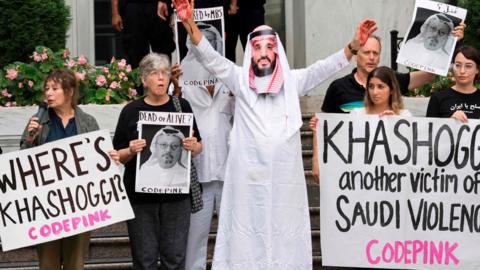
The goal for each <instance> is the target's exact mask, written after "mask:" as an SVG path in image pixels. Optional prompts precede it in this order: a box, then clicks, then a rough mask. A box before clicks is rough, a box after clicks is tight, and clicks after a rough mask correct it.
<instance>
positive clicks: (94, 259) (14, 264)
mask: <svg viewBox="0 0 480 270" xmlns="http://www.w3.org/2000/svg"><path fill="white" fill-rule="evenodd" d="M214 246H215V234H213V233H211V234H210V235H209V239H208V251H207V252H208V253H207V254H208V259H209V260H211V259H212V256H213V250H214ZM24 250H25V251H27V250H28V248H26V249H24ZM312 252H313V253H312V254H314V255H318V256H319V255H320V231H319V230H312ZM7 253H10V252H7ZM12 259H13V260H12ZM36 261H37V258H36V253H35V250H34V248H30V249H29V250H28V253H25V252H22V256H14V257H13V256H12V257H4V258H2V260H0V269H16V270H18V269H36V268H35V266H36V265H37V263H36ZM114 267H119V268H114ZM86 269H131V254H130V246H129V240H128V236H111V237H93V238H92V239H91V240H90V250H89V258H88V259H87V264H86Z"/></svg>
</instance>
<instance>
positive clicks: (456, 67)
mask: <svg viewBox="0 0 480 270" xmlns="http://www.w3.org/2000/svg"><path fill="white" fill-rule="evenodd" d="M476 67H477V65H475V64H473V63H466V64H462V63H453V64H452V68H453V70H455V71H460V70H461V69H462V68H464V69H465V71H472V70H474V69H475V68H476Z"/></svg>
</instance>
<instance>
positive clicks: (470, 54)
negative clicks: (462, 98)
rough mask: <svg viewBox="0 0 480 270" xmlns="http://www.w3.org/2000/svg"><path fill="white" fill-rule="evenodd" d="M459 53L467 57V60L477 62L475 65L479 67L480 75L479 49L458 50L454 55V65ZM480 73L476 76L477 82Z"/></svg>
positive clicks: (461, 48) (470, 47)
mask: <svg viewBox="0 0 480 270" xmlns="http://www.w3.org/2000/svg"><path fill="white" fill-rule="evenodd" d="M459 53H462V54H463V56H465V58H467V59H468V60H472V61H473V62H475V64H476V65H477V70H478V71H479V73H480V53H479V52H478V50H477V49H475V48H474V47H472V46H462V47H460V48H458V49H457V50H455V52H454V53H453V57H452V63H454V62H455V57H457V55H458V54H459ZM479 73H477V75H475V81H477V80H478V77H479Z"/></svg>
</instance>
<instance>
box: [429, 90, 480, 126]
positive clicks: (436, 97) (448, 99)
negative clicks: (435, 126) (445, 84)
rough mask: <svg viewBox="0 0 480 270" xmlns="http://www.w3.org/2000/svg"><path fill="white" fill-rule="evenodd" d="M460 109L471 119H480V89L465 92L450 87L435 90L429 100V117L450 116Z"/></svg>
mask: <svg viewBox="0 0 480 270" xmlns="http://www.w3.org/2000/svg"><path fill="white" fill-rule="evenodd" d="M459 110H460V111H464V112H465V114H466V115H467V117H468V118H469V119H480V91H479V90H478V89H477V91H475V92H473V93H471V94H464V93H460V92H458V91H455V90H453V89H452V88H448V89H446V90H442V91H439V92H435V93H433V94H432V96H431V97H430V101H429V102H428V108H427V117H442V118H448V117H450V116H452V114H453V113H454V112H456V111H459Z"/></svg>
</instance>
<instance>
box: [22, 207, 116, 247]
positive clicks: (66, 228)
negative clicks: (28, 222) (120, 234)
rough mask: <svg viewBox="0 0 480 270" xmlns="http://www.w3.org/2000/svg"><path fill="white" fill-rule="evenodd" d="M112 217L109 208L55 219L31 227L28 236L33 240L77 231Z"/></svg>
mask: <svg viewBox="0 0 480 270" xmlns="http://www.w3.org/2000/svg"><path fill="white" fill-rule="evenodd" d="M111 218H112V217H111V216H110V214H109V213H108V209H103V210H98V211H95V212H92V213H88V214H85V215H82V216H76V217H72V218H67V219H63V220H61V221H54V222H52V223H48V224H44V225H41V226H39V227H30V228H29V229H28V237H29V238H30V239H32V240H35V239H37V238H38V237H51V236H52V235H59V234H62V233H66V232H70V231H77V230H79V229H82V228H88V227H93V226H96V225H97V224H98V223H103V222H105V221H107V220H109V219H111Z"/></svg>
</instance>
